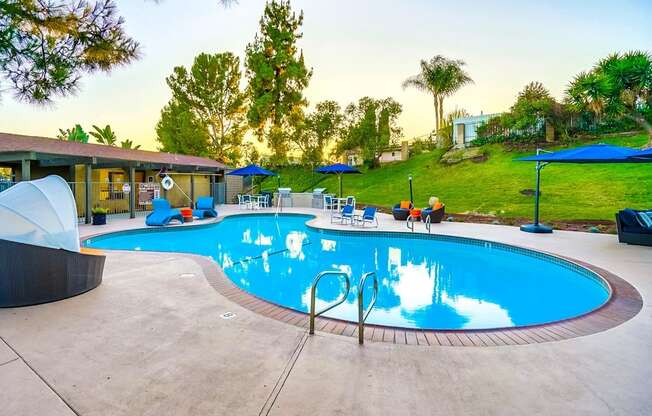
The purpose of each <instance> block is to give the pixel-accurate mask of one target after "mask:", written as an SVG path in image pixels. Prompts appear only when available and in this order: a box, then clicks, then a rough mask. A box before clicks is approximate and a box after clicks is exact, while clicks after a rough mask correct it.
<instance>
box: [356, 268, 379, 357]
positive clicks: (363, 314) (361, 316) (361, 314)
mask: <svg viewBox="0 0 652 416" xmlns="http://www.w3.org/2000/svg"><path fill="white" fill-rule="evenodd" d="M369 276H373V278H374V296H373V298H372V299H371V302H369V306H368V307H367V310H365V309H364V306H363V303H364V296H363V295H364V284H365V282H366V281H367V277H369ZM376 298H378V279H377V278H376V272H368V273H365V274H363V275H362V277H361V278H360V283H359V284H358V343H359V344H360V345H362V344H364V323H365V321H366V320H367V317H368V316H369V313H370V312H371V310H372V309H373V307H374V305H375V304H376Z"/></svg>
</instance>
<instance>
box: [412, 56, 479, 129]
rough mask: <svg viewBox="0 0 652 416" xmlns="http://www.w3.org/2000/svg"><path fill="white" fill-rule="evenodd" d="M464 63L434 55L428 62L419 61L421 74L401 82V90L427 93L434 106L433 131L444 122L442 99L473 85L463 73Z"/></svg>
mask: <svg viewBox="0 0 652 416" xmlns="http://www.w3.org/2000/svg"><path fill="white" fill-rule="evenodd" d="M464 65H466V63H465V62H464V61H462V60H459V59H449V58H446V57H445V56H442V55H436V56H434V57H433V58H432V59H430V61H426V60H421V63H420V66H421V72H420V73H419V74H417V75H414V76H412V77H410V78H408V79H406V80H405V81H404V82H403V88H408V87H414V88H416V89H418V90H421V91H425V92H429V93H430V94H432V97H433V105H434V106H435V131H439V129H440V128H441V127H442V124H443V120H444V98H446V97H450V96H451V95H453V94H455V93H456V92H457V91H458V90H459V89H460V88H462V87H463V86H465V85H467V84H471V83H473V80H472V79H471V77H470V76H469V75H468V74H467V73H466V71H464V69H463V66H464Z"/></svg>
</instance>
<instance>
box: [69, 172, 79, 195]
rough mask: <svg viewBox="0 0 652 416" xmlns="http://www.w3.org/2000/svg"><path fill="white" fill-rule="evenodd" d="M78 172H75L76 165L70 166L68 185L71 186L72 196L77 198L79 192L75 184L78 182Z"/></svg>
mask: <svg viewBox="0 0 652 416" xmlns="http://www.w3.org/2000/svg"><path fill="white" fill-rule="evenodd" d="M76 172H77V171H76V170H75V165H70V166H68V184H69V185H70V191H72V195H73V196H74V197H75V198H77V190H76V189H75V185H76V184H75V182H76V180H75V179H76V178H75V176H76Z"/></svg>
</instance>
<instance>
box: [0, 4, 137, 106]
mask: <svg viewBox="0 0 652 416" xmlns="http://www.w3.org/2000/svg"><path fill="white" fill-rule="evenodd" d="M123 26H124V19H122V17H119V16H118V15H117V14H116V7H115V5H114V3H113V2H112V1H110V0H104V1H102V0H100V1H97V2H95V3H90V2H88V1H85V0H76V1H36V0H3V1H0V77H2V78H5V79H6V80H7V81H8V82H9V84H10V88H11V89H12V90H13V91H15V93H16V95H17V96H18V97H19V98H20V99H23V100H26V101H29V102H35V103H47V102H49V101H51V100H52V98H53V96H60V95H68V94H70V93H71V92H74V91H75V90H76V89H77V86H78V83H79V80H80V78H81V76H82V74H84V73H92V72H96V71H108V70H110V69H111V68H113V67H115V66H117V65H123V64H127V63H130V62H131V61H132V60H134V59H136V58H137V57H138V51H139V46H138V43H137V42H136V41H135V40H133V39H131V38H130V37H129V36H127V35H126V33H125V32H124V27H123Z"/></svg>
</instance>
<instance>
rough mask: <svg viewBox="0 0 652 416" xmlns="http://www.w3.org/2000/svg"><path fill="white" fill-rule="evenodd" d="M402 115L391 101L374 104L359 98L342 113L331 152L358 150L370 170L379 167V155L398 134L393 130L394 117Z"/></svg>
mask: <svg viewBox="0 0 652 416" xmlns="http://www.w3.org/2000/svg"><path fill="white" fill-rule="evenodd" d="M402 111H403V109H402V107H401V105H400V104H399V103H398V102H396V101H395V100H394V99H393V98H385V99H383V100H376V99H373V98H370V97H363V98H361V99H360V100H359V101H358V103H357V104H355V103H352V104H350V105H349V106H347V108H346V111H345V121H344V127H343V128H342V132H341V138H340V141H339V142H338V143H337V146H336V149H335V152H336V153H337V154H343V153H345V152H346V151H347V150H355V149H359V150H360V152H361V154H362V158H363V160H364V161H365V162H366V163H368V164H369V165H370V166H371V167H377V166H379V164H380V163H379V157H380V152H381V150H382V149H383V148H385V147H387V146H388V145H389V144H390V143H393V142H394V141H395V139H396V138H397V137H398V136H399V135H400V134H401V129H400V127H398V126H397V120H398V116H399V115H400V114H401V112H402Z"/></svg>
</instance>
